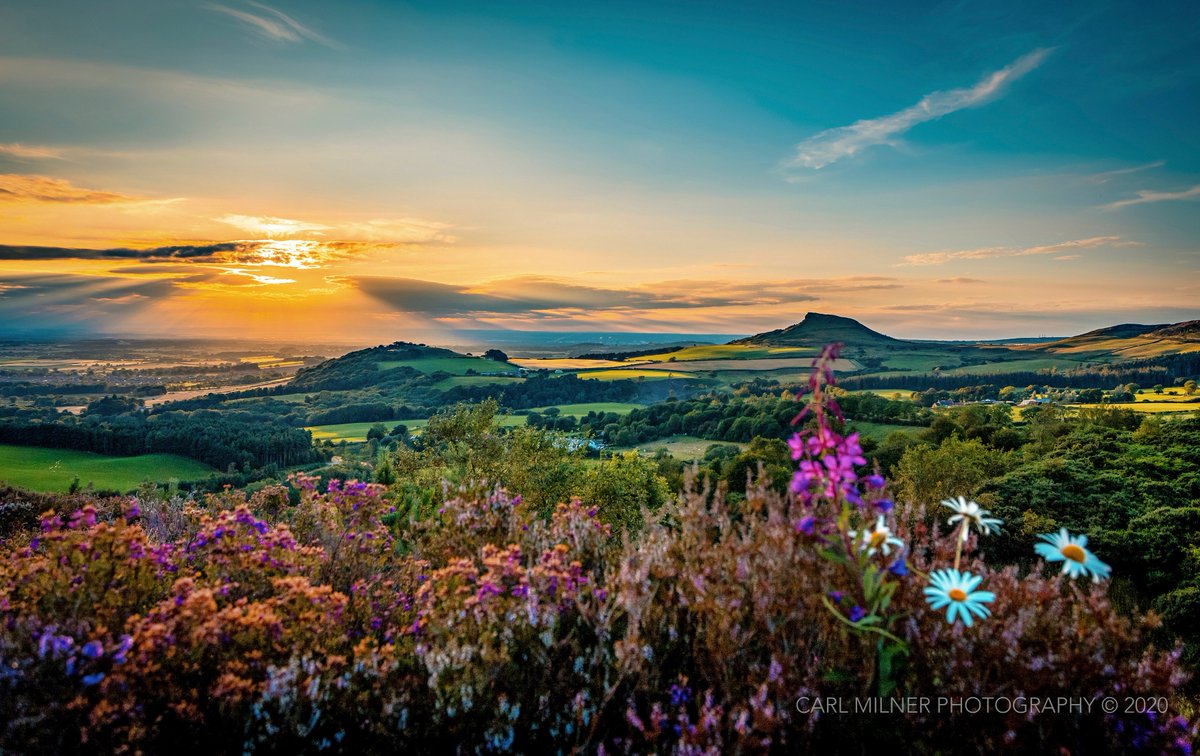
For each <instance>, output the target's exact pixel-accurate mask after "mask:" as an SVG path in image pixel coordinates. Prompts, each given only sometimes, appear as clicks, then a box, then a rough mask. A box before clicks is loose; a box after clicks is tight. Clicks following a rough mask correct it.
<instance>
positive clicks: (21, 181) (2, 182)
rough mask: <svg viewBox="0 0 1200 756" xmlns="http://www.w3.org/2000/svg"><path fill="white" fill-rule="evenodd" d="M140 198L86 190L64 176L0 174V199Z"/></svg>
mask: <svg viewBox="0 0 1200 756" xmlns="http://www.w3.org/2000/svg"><path fill="white" fill-rule="evenodd" d="M138 201H140V198H138V197H132V196H130V195H127V194H120V193H118V192H108V191H101V190H99V189H85V188H83V187H79V186H75V185H74V184H72V183H71V182H70V181H67V180H66V179H58V178H51V177H50V176H34V175H27V174H20V173H4V174H0V202H55V203H64V204H72V203H74V204H92V205H96V204H101V205H103V204H112V203H116V202H138Z"/></svg>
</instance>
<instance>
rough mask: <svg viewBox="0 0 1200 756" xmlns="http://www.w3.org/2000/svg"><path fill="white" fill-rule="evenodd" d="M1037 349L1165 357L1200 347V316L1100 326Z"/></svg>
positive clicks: (1129, 357) (1057, 351) (1057, 352)
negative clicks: (1187, 318) (1174, 321)
mask: <svg viewBox="0 0 1200 756" xmlns="http://www.w3.org/2000/svg"><path fill="white" fill-rule="evenodd" d="M1036 348H1037V349H1039V350H1042V351H1046V352H1053V353H1055V354H1095V355H1101V354H1106V355H1111V356H1112V357H1115V358H1117V359H1138V358H1146V357H1161V356H1164V355H1169V354H1182V353H1186V352H1197V351H1200V320H1188V321H1184V322H1182V323H1173V324H1172V323H1159V324H1157V325H1143V324H1138V323H1122V324H1121V325H1115V326H1109V327H1108V328H1098V329H1096V330H1094V331H1088V332H1087V333H1081V334H1079V335H1078V336H1071V337H1069V338H1065V339H1059V340H1058V341H1052V342H1050V343H1049V344H1038V345H1037V346H1036Z"/></svg>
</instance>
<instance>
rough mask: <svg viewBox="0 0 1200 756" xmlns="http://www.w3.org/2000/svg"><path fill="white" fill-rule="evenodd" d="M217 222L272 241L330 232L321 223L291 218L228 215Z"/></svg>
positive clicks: (327, 227)
mask: <svg viewBox="0 0 1200 756" xmlns="http://www.w3.org/2000/svg"><path fill="white" fill-rule="evenodd" d="M216 220H218V221H220V222H221V223H226V224H228V225H230V226H234V227H235V228H239V229H241V230H242V231H248V232H250V233H252V234H261V235H263V236H266V237H268V238H270V239H274V238H276V237H279V236H291V235H293V234H304V233H311V232H313V231H328V230H329V226H324V225H321V224H320V223H307V222H305V221H298V220H292V219H291V218H275V217H272V216H268V215H258V216H253V215H226V216H222V217H220V218H216Z"/></svg>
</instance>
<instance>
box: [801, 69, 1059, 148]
mask: <svg viewBox="0 0 1200 756" xmlns="http://www.w3.org/2000/svg"><path fill="white" fill-rule="evenodd" d="M1049 53H1050V51H1049V50H1046V49H1039V50H1034V51H1033V52H1031V53H1028V54H1027V55H1023V56H1021V57H1020V58H1017V60H1015V61H1013V62H1012V63H1011V64H1009V65H1008V66H1005V67H1004V68H1002V69H1000V70H999V71H994V72H992V73H990V74H988V75H987V76H985V77H983V78H982V79H981V80H980V81H979V82H978V83H977V84H975V86H973V87H966V88H962V89H949V90H946V91H943V92H933V93H931V94H927V95H925V96H924V97H922V98H921V100H920V102H918V103H917V104H916V105H913V106H911V107H908V108H905V109H904V110H901V111H898V112H896V113H892V114H891V115H886V116H882V117H880V118H871V119H865V120H862V121H857V122H855V123H853V124H851V125H849V126H840V127H838V128H834V129H827V130H825V131H822V132H820V133H818V134H815V135H813V136H811V137H809V138H808V139H805V140H804V141H803V142H800V143H799V144H797V145H796V154H795V156H794V157H792V158H791V160H789V161H787V162H786V163H785V167H788V168H809V169H813V170H819V169H821V168H824V167H825V166H827V165H830V164H832V163H835V162H837V161H838V160H841V159H843V158H847V157H853V156H854V155H857V154H859V153H860V152H862V151H863V150H866V149H868V148H870V147H874V146H876V145H880V144H892V143H893V140H894V138H895V137H897V136H899V135H900V134H903V133H904V132H906V131H908V130H909V129H911V128H912V127H914V126H916V125H917V124H920V123H925V122H926V121H933V120H936V119H938V118H941V117H942V116H945V115H949V114H950V113H953V112H955V111H958V110H963V109H964V108H972V107H976V106H978V105H983V104H985V103H987V102H989V101H990V100H992V99H993V98H995V97H996V96H997V95H999V94H1000V92H1001V91H1002V90H1003V89H1004V88H1005V87H1006V86H1008V85H1009V84H1011V83H1012V82H1014V81H1016V80H1017V79H1019V78H1021V77H1022V76H1024V75H1025V74H1027V73H1029V72H1030V71H1032V70H1034V69H1035V68H1037V67H1038V66H1040V65H1041V64H1042V62H1043V61H1044V60H1045V59H1046V56H1047V55H1049Z"/></svg>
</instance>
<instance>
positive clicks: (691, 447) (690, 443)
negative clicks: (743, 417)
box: [617, 436, 746, 462]
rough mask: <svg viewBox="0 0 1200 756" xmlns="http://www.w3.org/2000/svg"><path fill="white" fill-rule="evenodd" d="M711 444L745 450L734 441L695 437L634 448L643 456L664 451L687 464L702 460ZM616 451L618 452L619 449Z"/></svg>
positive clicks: (667, 439)
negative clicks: (660, 450)
mask: <svg viewBox="0 0 1200 756" xmlns="http://www.w3.org/2000/svg"><path fill="white" fill-rule="evenodd" d="M713 444H720V445H722V446H736V447H738V448H739V449H745V448H746V445H745V444H741V443H737V442H734V441H710V440H708V439H706V438H697V437H696V436H672V437H671V438H664V439H660V440H658V441H648V442H646V443H644V444H638V445H637V446H636V447H628V448H636V449H638V450H639V451H641V452H642V453H643V454H654V453H655V452H657V451H658V450H659V449H666V450H667V453H669V454H670V455H671V456H672V457H675V458H676V459H682V460H686V461H688V462H690V461H692V460H697V459H703V458H704V452H705V450H707V449H708V447H710V446H712V445H713ZM617 451H620V450H619V449H618V450H617Z"/></svg>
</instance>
